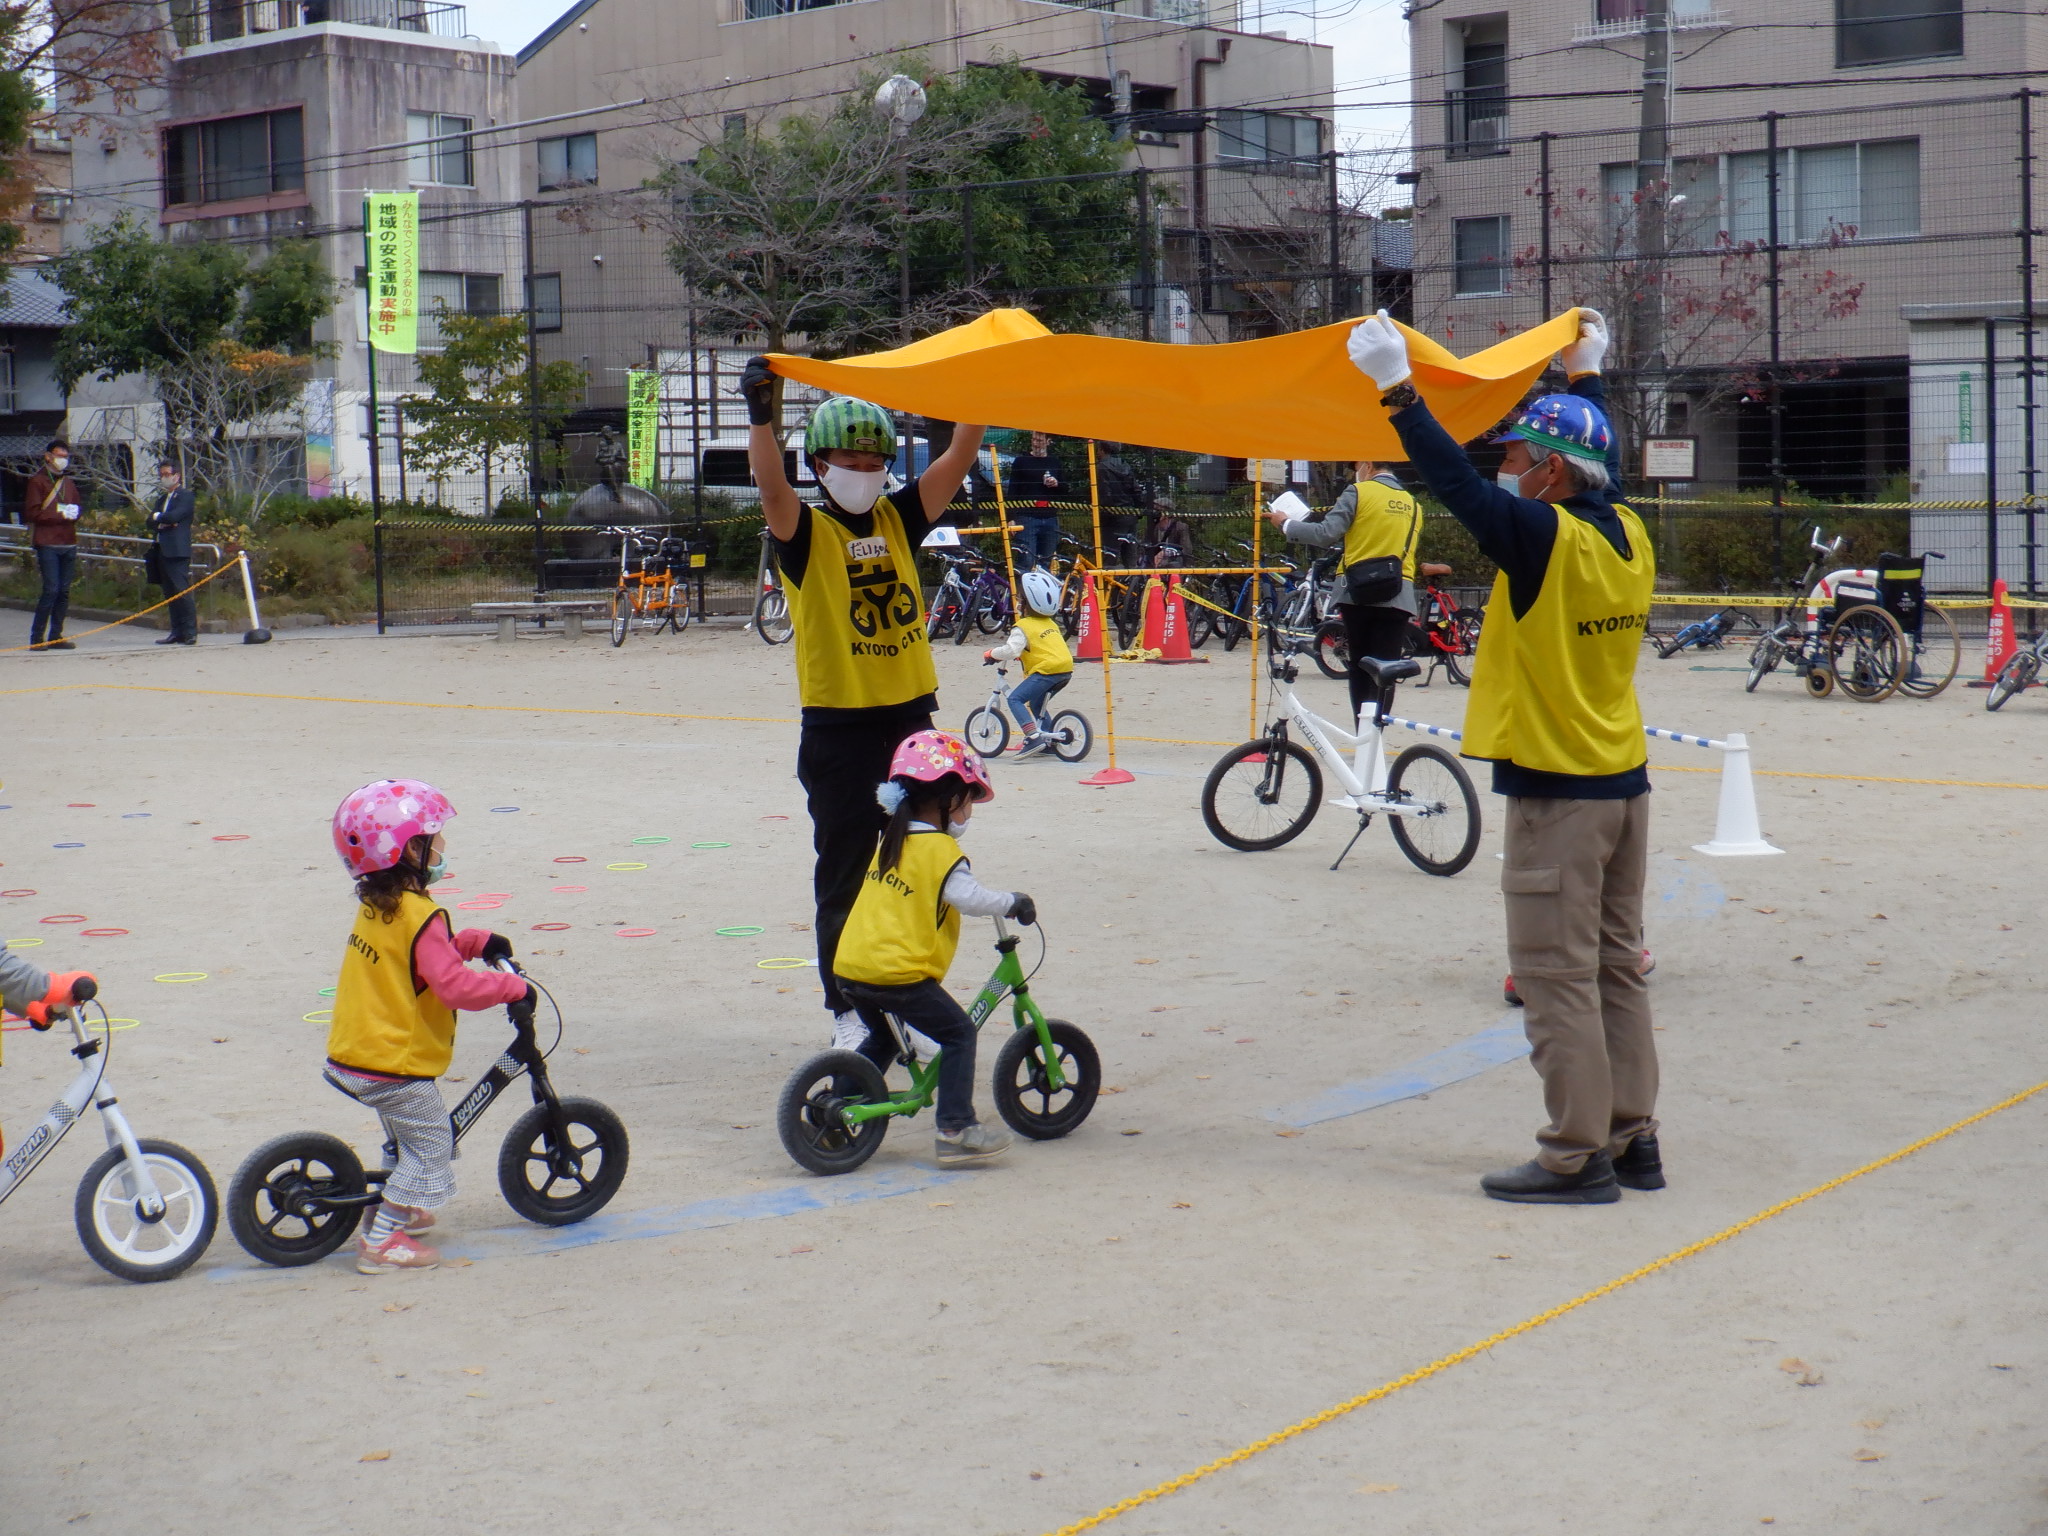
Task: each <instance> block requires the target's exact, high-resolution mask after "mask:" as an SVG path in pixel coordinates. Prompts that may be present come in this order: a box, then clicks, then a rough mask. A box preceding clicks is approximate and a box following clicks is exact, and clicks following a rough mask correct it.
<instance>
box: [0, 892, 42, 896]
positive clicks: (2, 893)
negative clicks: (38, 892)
mask: <svg viewBox="0 0 2048 1536" xmlns="http://www.w3.org/2000/svg"><path fill="white" fill-rule="evenodd" d="M33 895H35V892H34V891H0V896H33Z"/></svg>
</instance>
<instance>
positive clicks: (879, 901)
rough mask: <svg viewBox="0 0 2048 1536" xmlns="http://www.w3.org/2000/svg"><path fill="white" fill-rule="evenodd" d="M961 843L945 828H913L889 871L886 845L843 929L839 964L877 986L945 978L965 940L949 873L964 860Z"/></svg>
mask: <svg viewBox="0 0 2048 1536" xmlns="http://www.w3.org/2000/svg"><path fill="white" fill-rule="evenodd" d="M965 862H966V859H965V857H964V856H963V855H962V854H961V852H960V845H959V844H958V843H956V842H954V841H953V839H952V838H951V837H950V836H948V835H947V834H946V833H944V832H938V831H932V832H916V831H913V832H911V833H910V834H909V835H908V836H907V837H905V838H904V839H903V856H902V857H901V858H900V859H898V860H897V861H896V867H895V868H894V869H892V870H888V871H886V872H885V871H883V870H882V869H881V867H880V864H881V852H880V850H879V849H878V850H877V851H876V854H875V857H874V858H873V859H871V860H870V861H869V862H868V873H867V878H866V879H865V880H863V881H862V882H861V887H860V895H858V896H856V897H855V898H854V901H853V911H852V913H851V914H850V915H849V916H848V917H847V919H846V927H845V928H844V929H843V930H841V932H840V934H839V950H838V953H837V954H836V956H835V957H834V959H833V961H832V969H833V970H835V971H837V972H838V973H839V974H840V975H841V976H844V977H845V978H846V979H847V980H848V981H864V982H866V983H867V984H868V985H869V986H871V987H908V986H913V985H915V984H916V983H918V982H920V981H944V980H945V979H946V972H947V971H948V970H950V969H951V968H952V965H953V952H954V951H955V950H956V949H958V948H959V947H960V914H959V913H958V912H957V911H955V910H954V909H953V908H952V907H949V906H947V905H946V898H945V894H944V893H945V889H946V877H947V876H948V875H950V874H952V873H953V869H954V867H955V866H956V865H959V864H964V863H965Z"/></svg>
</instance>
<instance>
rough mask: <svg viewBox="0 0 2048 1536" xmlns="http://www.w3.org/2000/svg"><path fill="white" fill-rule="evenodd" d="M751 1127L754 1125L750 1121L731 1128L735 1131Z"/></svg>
mask: <svg viewBox="0 0 2048 1536" xmlns="http://www.w3.org/2000/svg"><path fill="white" fill-rule="evenodd" d="M753 1128H754V1127H753V1125H752V1124H751V1123H749V1124H746V1125H736V1126H734V1127H733V1129H734V1130H736V1131H751V1130H752V1129H753Z"/></svg>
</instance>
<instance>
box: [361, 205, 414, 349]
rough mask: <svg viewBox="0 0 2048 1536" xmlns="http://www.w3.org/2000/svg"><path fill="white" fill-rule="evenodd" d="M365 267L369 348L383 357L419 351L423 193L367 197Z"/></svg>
mask: <svg viewBox="0 0 2048 1536" xmlns="http://www.w3.org/2000/svg"><path fill="white" fill-rule="evenodd" d="M363 264H364V266H366V267H367V268H368V269H369V280H370V338H369V339H370V345H371V346H373V347H375V348H376V349H377V350H378V351H379V352H408V353H410V352H417V351H419V349H420V195H419V193H417V192H371V193H369V194H368V195H366V196H365V197H364V198H363Z"/></svg>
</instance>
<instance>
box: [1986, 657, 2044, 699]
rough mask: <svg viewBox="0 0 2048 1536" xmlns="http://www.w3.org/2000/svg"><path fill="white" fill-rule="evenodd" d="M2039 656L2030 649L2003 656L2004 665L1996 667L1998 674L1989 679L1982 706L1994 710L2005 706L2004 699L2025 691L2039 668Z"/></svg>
mask: <svg viewBox="0 0 2048 1536" xmlns="http://www.w3.org/2000/svg"><path fill="white" fill-rule="evenodd" d="M2040 666H2041V658H2040V657H2038V656H2037V655H2035V654H2034V653H2033V652H2032V651H2014V652H2013V653H2012V654H2011V655H2010V656H2008V657H2006V658H2005V665H2004V666H2002V667H2000V668H1999V669H1998V675H1997V676H1996V677H1994V678H1993V679H1992V680H1991V690H1990V692H1988V693H1986V694H1985V695H1984V707H1985V709H1987V710H1990V711H1992V712H1994V713H1995V712H1996V711H1998V710H2000V709H2003V708H2004V707H2005V701H2006V700H2007V699H2010V698H2012V697H2014V696H2015V695H2017V694H2022V693H2025V692H2026V691H2027V685H2028V684H2030V683H2031V682H2033V680H2034V674H2035V673H2036V672H2037V671H2039V670H2040Z"/></svg>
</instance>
